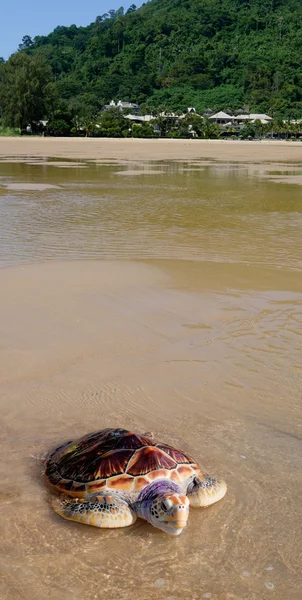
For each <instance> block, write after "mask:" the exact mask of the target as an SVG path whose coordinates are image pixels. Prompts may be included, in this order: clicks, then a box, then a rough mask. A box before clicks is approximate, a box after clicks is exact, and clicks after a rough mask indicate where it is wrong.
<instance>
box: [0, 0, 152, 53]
mask: <svg viewBox="0 0 302 600" xmlns="http://www.w3.org/2000/svg"><path fill="white" fill-rule="evenodd" d="M131 4H136V6H140V5H141V4H142V0H140V1H137V2H136V1H135V0H127V2H122V0H86V1H85V0H49V1H48V2H45V1H44V2H43V1H41V0H3V2H2V3H1V5H2V8H1V18H0V56H3V58H5V59H7V58H8V57H9V56H10V54H12V53H13V52H15V50H17V48H18V45H19V44H20V42H21V40H22V38H23V36H24V35H30V36H31V37H35V35H47V34H48V33H50V32H51V31H52V30H53V29H54V28H55V27H57V25H67V26H68V25H73V24H75V25H78V26H79V25H89V23H92V21H94V20H95V17H96V16H97V15H102V14H104V13H106V12H107V11H108V10H110V9H111V8H113V9H117V8H119V7H120V6H123V7H124V9H125V10H127V8H129V6H130V5H131Z"/></svg>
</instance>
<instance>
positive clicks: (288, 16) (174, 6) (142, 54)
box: [0, 0, 302, 123]
mask: <svg viewBox="0 0 302 600" xmlns="http://www.w3.org/2000/svg"><path fill="white" fill-rule="evenodd" d="M19 54H26V55H28V56H29V57H30V56H32V57H35V58H36V60H37V57H39V60H40V61H42V62H43V61H44V63H45V64H46V65H48V66H49V67H50V68H51V70H52V83H51V84H49V78H47V85H48V86H49V85H51V90H50V88H49V87H48V93H50V92H51V97H52V102H51V103H50V105H49V106H51V107H52V108H48V109H47V110H48V111H49V110H54V107H55V108H56V110H57V111H61V112H62V111H65V112H68V113H69V114H77V115H78V116H80V117H82V118H87V119H89V118H93V117H94V116H95V115H96V114H97V113H99V111H100V109H101V107H102V106H103V105H104V104H105V103H107V102H109V101H110V100H111V99H115V100H118V99H121V100H127V101H132V102H138V103H139V104H145V105H147V107H148V108H149V107H159V106H165V107H166V108H169V109H170V110H185V109H186V108H187V107H188V106H194V107H195V108H196V110H197V111H198V112H202V111H203V110H204V109H206V108H208V107H210V108H212V109H221V108H223V109H228V108H229V109H232V110H236V109H239V108H247V109H248V110H250V111H253V112H269V113H270V114H271V115H272V116H274V117H278V116H283V115H284V116H286V117H292V118H295V117H299V116H301V114H302V61H301V56H302V2H301V0H266V1H263V0H151V1H150V2H149V3H147V4H143V6H142V7H141V8H139V9H136V7H135V5H132V6H131V7H130V9H129V10H128V11H127V13H126V14H124V9H123V8H120V9H119V10H117V11H113V10H112V11H109V13H108V14H105V15H100V16H97V17H96V20H95V22H94V23H92V24H91V25H89V26H87V27H76V26H75V25H71V26H70V27H57V28H56V29H55V30H54V31H53V32H52V33H50V34H49V35H48V36H37V37H35V38H34V40H32V39H31V38H30V37H29V36H25V37H24V38H23V40H22V44H20V46H19V52H18V53H17V55H16V54H15V55H13V56H12V57H11V58H10V59H9V61H8V62H7V63H4V64H0V88H1V80H2V85H3V82H4V81H5V69H7V66H8V65H9V63H10V62H11V61H15V62H17V61H16V56H18V55H19ZM21 62H22V61H21ZM1 73H2V76H1ZM0 105H1V89H0ZM19 112H20V111H19ZM15 121H16V120H15ZM15 121H14V123H15Z"/></svg>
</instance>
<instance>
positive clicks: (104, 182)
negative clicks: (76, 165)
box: [0, 163, 302, 600]
mask: <svg viewBox="0 0 302 600" xmlns="http://www.w3.org/2000/svg"><path fill="white" fill-rule="evenodd" d="M41 168H43V167H41V166H37V167H36V166H33V165H26V166H25V165H17V164H11V165H9V164H8V163H7V164H2V165H0V175H1V176H2V179H1V182H5V183H9V182H10V183H18V182H20V181H22V182H26V181H27V182H28V183H41V182H42V181H43V182H44V183H45V184H52V185H56V186H60V188H59V189H49V190H44V191H43V192H41V193H40V192H39V191H38V190H30V191H25V190H22V191H19V190H7V189H4V188H2V191H1V195H0V217H1V218H0V240H1V241H0V244H1V246H0V248H1V266H3V267H8V266H10V267H11V268H4V269H2V270H1V271H0V286H1V311H0V328H1V339H0V352H1V361H0V397H1V415H2V429H1V455H2V461H1V468H2V473H1V481H2V486H1V500H2V504H3V506H4V508H5V519H3V520H2V523H1V541H2V559H1V562H2V571H3V577H2V583H1V586H2V587H1V588H0V589H1V594H2V595H1V597H3V598H5V599H6V598H7V599H8V598H13V599H21V598H22V600H23V599H24V600H38V599H39V600H40V599H41V598H45V597H47V598H50V599H54V600H57V599H59V600H61V599H62V600H65V599H68V598H73V599H80V598H81V599H83V598H84V599H85V600H86V599H87V600H90V599H93V598H99V597H102V596H103V595H104V594H106V595H107V597H108V598H114V599H117V600H119V599H125V600H127V599H130V598H131V599H132V598H133V597H135V596H136V597H138V598H139V599H140V600H145V599H147V598H150V596H151V597H156V598H158V599H159V600H164V599H165V600H169V599H170V600H172V599H173V598H175V599H180V598H181V599H183V598H194V599H196V600H202V599H203V598H211V599H212V600H245V599H246V600H259V599H261V600H263V599H264V600H266V599H267V598H275V599H276V600H287V599H288V600H298V599H300V597H301V583H302V582H301V576H300V571H301V558H302V557H301V548H300V545H299V540H300V539H301V508H300V496H301V487H302V486H301V483H302V478H301V472H302V471H301V466H302V465H301V462H302V457H301V437H302V414H301V402H300V397H301V384H302V367H301V340H302V324H301V314H302V308H301V306H302V303H301V300H302V283H301V242H300V239H301V224H302V218H301V202H300V196H299V194H298V190H297V189H296V188H298V186H293V187H290V188H289V187H286V190H288V189H290V190H291V191H290V194H289V193H288V191H287V192H286V193H285V191H284V188H285V186H278V185H277V184H273V183H270V182H268V181H260V180H259V179H257V178H255V179H253V178H251V177H246V175H245V174H244V173H242V172H240V171H239V172H237V173H234V172H230V171H227V170H223V172H220V173H217V171H215V175H214V173H213V171H211V167H209V168H205V169H203V170H202V171H199V172H198V173H196V174H195V173H194V172H188V173H181V172H180V171H179V169H178V167H175V165H174V166H171V168H169V167H167V168H166V170H165V168H164V167H163V168H162V170H163V173H162V175H159V174H158V175H150V178H148V176H147V175H146V176H144V182H143V187H142V183H141V182H140V181H138V180H137V179H136V178H133V179H132V178H130V177H129V178H128V179H127V182H126V181H125V179H124V178H120V177H116V176H115V172H116V170H117V168H116V167H114V166H111V167H109V166H100V165H97V166H94V165H91V166H89V167H88V168H87V169H83V170H82V171H81V172H80V171H79V172H77V170H76V169H73V170H72V171H70V173H68V170H65V169H64V170H62V171H61V170H60V169H55V168H53V167H51V166H49V167H47V168H45V171H43V173H42V175H41V170H39V169H41ZM118 170H121V168H120V167H119V168H118ZM122 179H123V181H121V180H122ZM66 258H67V259H68V258H73V259H76V260H72V261H68V260H66ZM100 258H103V259H104V258H106V259H111V260H102V261H101V260H97V259H100ZM121 258H123V260H118V259H121ZM127 258H128V260H125V259H127ZM54 259H55V260H54ZM62 259H65V260H63V261H62ZM83 259H85V260H83ZM88 259H94V260H88ZM112 259H115V260H112ZM34 261H35V262H40V261H44V262H43V264H32V265H30V264H28V263H30V262H34ZM114 426H123V427H126V428H130V429H134V430H135V431H137V432H143V431H146V430H149V431H150V430H151V431H153V432H154V434H155V436H156V438H158V439H164V440H165V441H167V442H168V443H171V445H173V446H177V447H180V448H182V449H183V450H184V451H186V452H188V453H189V454H192V455H193V456H194V457H196V460H198V462H199V463H200V464H201V466H202V467H204V468H205V469H206V470H207V471H209V472H210V473H211V472H212V473H215V474H218V475H221V476H222V477H223V478H225V479H226V480H227V483H228V493H227V495H226V496H225V498H224V499H223V500H222V501H221V502H219V503H217V504H216V505H213V506H212V507H210V508H208V509H204V510H202V509H199V510H197V509H196V510H194V509H191V512H190V518H189V522H188V525H187V528H186V530H185V531H184V533H183V534H182V536H180V537H179V538H177V539H174V538H172V539H171V538H169V537H168V536H166V535H164V534H162V533H161V532H160V531H158V532H157V531H156V530H155V529H154V528H152V527H151V526H148V525H147V524H146V523H143V522H142V521H140V520H138V521H137V522H136V524H135V525H133V527H129V528H126V529H122V530H97V529H94V528H92V527H88V526H84V525H77V524H75V523H69V522H67V521H64V520H63V519H61V518H60V517H59V516H57V515H55V514H54V513H53V511H52V509H51V506H50V495H49V491H48V490H47V489H46V486H45V484H44V481H43V478H42V477H41V464H40V462H39V461H38V460H37V459H35V458H33V457H34V456H36V455H39V454H41V453H43V452H45V451H47V450H49V449H52V448H53V447H54V446H55V445H56V444H60V442H63V441H65V440H67V439H72V438H75V437H78V436H80V435H83V434H85V433H86V432H88V431H93V430H95V429H99V428H103V427H114Z"/></svg>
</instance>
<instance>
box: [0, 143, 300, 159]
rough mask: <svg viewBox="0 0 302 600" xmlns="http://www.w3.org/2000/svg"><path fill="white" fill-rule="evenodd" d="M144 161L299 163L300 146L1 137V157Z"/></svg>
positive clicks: (284, 144)
mask: <svg viewBox="0 0 302 600" xmlns="http://www.w3.org/2000/svg"><path fill="white" fill-rule="evenodd" d="M8 156H9V157H29V156H35V157H45V158H47V157H58V158H70V159H85V158H86V159H91V160H93V159H94V160H104V159H106V160H108V159H110V160H113V161H114V160H116V161H119V162H121V161H132V160H135V161H146V160H151V161H154V160H173V159H175V160H193V159H207V160H211V159H212V160H219V161H224V162H225V161H227V162H232V161H239V162H253V163H261V162H275V161H290V162H299V161H302V143H300V142H286V141H276V140H272V141H270V140H263V141H248V142H246V141H236V140H234V141H226V140H169V139H160V140H154V139H119V138H112V139H111V138H84V139H83V138H42V137H2V138H0V157H8Z"/></svg>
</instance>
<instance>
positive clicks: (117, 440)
mask: <svg viewBox="0 0 302 600" xmlns="http://www.w3.org/2000/svg"><path fill="white" fill-rule="evenodd" d="M196 468H197V467H196V465H195V461H194V460H193V459H192V458H191V457H190V456H188V455H187V454H184V453H183V452H182V451H181V450H177V449H176V448H173V447H171V446H169V445H168V444H155V443H154V442H153V441H152V440H151V439H149V438H148V437H146V436H143V435H137V434H136V433H133V432H130V431H127V430H125V429H104V430H102V431H98V432H95V433H91V434H89V435H86V436H84V437H83V438H80V439H79V440H75V441H73V442H68V443H67V444H65V445H64V446H60V447H59V448H57V450H55V451H54V452H53V453H52V454H50V456H49V458H48V460H47V461H46V468H45V474H46V476H47V477H48V480H49V481H50V482H51V483H52V484H53V485H55V486H56V487H57V488H59V489H61V488H62V489H65V490H66V491H68V490H71V491H72V492H73V491H74V492H76V488H77V486H83V485H84V487H85V489H86V491H87V493H94V491H98V489H99V488H100V487H101V486H102V485H106V486H109V487H113V488H116V489H125V490H129V491H131V490H139V489H142V488H143V487H144V486H145V485H148V483H150V481H153V480H154V479H156V478H157V477H171V478H172V479H173V480H175V481H182V480H183V479H184V478H185V477H187V476H188V475H189V474H191V473H193V472H194V470H195V469H196ZM83 493H84V492H83Z"/></svg>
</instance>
